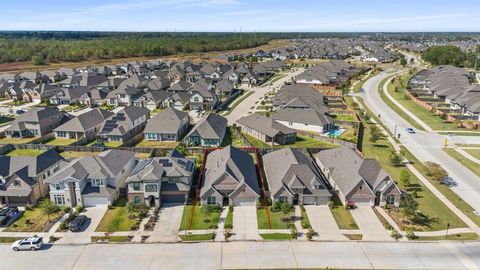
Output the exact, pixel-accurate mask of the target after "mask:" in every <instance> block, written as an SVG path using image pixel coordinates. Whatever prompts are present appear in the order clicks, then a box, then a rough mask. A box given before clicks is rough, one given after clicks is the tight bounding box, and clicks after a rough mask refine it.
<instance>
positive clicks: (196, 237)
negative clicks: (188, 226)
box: [179, 233, 215, 241]
mask: <svg viewBox="0 0 480 270" xmlns="http://www.w3.org/2000/svg"><path fill="white" fill-rule="evenodd" d="M179 237H180V239H182V241H210V240H213V239H215V234H214V233H207V234H187V235H184V234H182V235H179Z"/></svg>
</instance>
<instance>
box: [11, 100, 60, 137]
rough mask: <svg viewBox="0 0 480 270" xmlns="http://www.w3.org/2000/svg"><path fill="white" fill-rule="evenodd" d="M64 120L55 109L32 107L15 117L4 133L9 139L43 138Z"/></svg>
mask: <svg viewBox="0 0 480 270" xmlns="http://www.w3.org/2000/svg"><path fill="white" fill-rule="evenodd" d="M66 120H68V117H67V116H66V114H64V113H63V112H61V111H59V110H58V108H57V107H33V108H32V109H30V110H29V111H27V112H26V113H24V114H21V115H20V116H19V117H17V118H16V119H15V120H14V121H13V123H12V125H11V126H10V127H9V128H8V129H7V130H6V131H5V133H6V136H7V137H10V138H28V137H43V136H45V135H47V134H49V133H50V132H52V130H53V129H54V128H56V127H58V126H59V125H61V124H62V123H63V122H64V121H66Z"/></svg>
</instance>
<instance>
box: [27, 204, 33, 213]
mask: <svg viewBox="0 0 480 270" xmlns="http://www.w3.org/2000/svg"><path fill="white" fill-rule="evenodd" d="M32 209H33V207H32V206H31V205H29V204H27V205H25V211H31V210H32Z"/></svg>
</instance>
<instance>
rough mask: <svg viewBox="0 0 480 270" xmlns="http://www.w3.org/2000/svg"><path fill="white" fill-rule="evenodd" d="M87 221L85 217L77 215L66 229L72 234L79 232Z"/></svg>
mask: <svg viewBox="0 0 480 270" xmlns="http://www.w3.org/2000/svg"><path fill="white" fill-rule="evenodd" d="M87 220H88V218H87V216H85V215H79V216H77V217H75V218H74V219H73V220H72V221H71V222H70V224H69V225H68V229H69V230H70V231H72V232H79V231H80V230H81V229H82V227H83V224H85V222H86V221H87Z"/></svg>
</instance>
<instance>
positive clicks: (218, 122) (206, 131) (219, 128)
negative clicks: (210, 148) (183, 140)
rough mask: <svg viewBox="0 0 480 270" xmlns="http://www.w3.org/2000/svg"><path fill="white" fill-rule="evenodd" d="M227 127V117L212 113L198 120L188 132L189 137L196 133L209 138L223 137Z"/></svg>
mask: <svg viewBox="0 0 480 270" xmlns="http://www.w3.org/2000/svg"><path fill="white" fill-rule="evenodd" d="M226 129H227V119H225V118H224V117H222V116H220V115H218V114H214V113H211V114H209V115H208V116H207V117H204V118H202V119H200V121H198V123H197V124H196V125H195V126H194V127H193V128H192V130H191V131H190V132H189V133H188V135H187V137H189V136H190V135H193V134H196V135H198V136H200V137H201V138H207V139H223V136H224V135H225V131H226Z"/></svg>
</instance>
